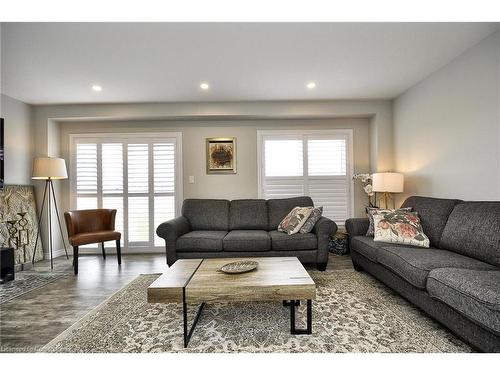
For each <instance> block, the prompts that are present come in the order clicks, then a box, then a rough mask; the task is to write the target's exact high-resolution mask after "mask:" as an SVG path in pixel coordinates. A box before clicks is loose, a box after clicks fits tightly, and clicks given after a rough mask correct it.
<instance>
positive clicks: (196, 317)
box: [182, 288, 205, 348]
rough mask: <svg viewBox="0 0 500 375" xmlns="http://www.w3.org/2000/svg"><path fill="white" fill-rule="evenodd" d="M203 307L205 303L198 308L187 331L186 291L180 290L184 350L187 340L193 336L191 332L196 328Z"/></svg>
mask: <svg viewBox="0 0 500 375" xmlns="http://www.w3.org/2000/svg"><path fill="white" fill-rule="evenodd" d="M204 306H205V302H203V303H202V304H201V305H200V307H198V312H197V313H196V316H195V317H194V321H193V324H192V325H191V328H189V330H188V318H187V303H186V289H185V288H184V289H183V290H182V317H183V320H184V348H187V346H188V344H189V340H191V336H192V335H193V331H194V329H195V327H196V323H198V319H199V318H200V315H201V312H202V310H203V307H204Z"/></svg>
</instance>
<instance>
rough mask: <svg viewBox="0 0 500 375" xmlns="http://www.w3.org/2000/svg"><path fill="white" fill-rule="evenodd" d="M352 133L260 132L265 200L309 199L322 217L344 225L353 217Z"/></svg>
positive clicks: (262, 186) (262, 182) (261, 176)
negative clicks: (300, 197)
mask: <svg viewBox="0 0 500 375" xmlns="http://www.w3.org/2000/svg"><path fill="white" fill-rule="evenodd" d="M350 134H351V133H350V132H345V131H335V132H333V131H330V130H325V131H312V132H311V131H309V132H308V131H290V132H287V131H262V132H259V143H260V145H259V150H260V159H261V161H260V164H259V169H260V171H259V177H260V184H261V186H259V189H260V190H259V194H260V196H261V197H262V198H265V199H272V198H287V197H296V196H300V195H308V196H310V197H311V198H312V199H313V201H314V205H315V206H323V215H324V216H326V217H328V218H330V219H332V220H334V221H335V222H337V223H338V224H343V223H344V222H345V220H346V219H347V218H348V217H350V216H351V207H352V199H351V173H350V170H349V165H350V160H349V158H350V156H349V155H350V150H349V147H350V142H351V138H350V137H351V135H350Z"/></svg>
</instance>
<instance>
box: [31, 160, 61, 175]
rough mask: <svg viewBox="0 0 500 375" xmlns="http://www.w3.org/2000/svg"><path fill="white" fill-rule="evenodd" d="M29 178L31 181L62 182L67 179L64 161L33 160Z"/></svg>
mask: <svg viewBox="0 0 500 375" xmlns="http://www.w3.org/2000/svg"><path fill="white" fill-rule="evenodd" d="M31 178H33V180H48V179H52V180H63V179H65V178H68V172H67V171H66V161H64V159H61V158H35V159H34V160H33V175H32V177H31Z"/></svg>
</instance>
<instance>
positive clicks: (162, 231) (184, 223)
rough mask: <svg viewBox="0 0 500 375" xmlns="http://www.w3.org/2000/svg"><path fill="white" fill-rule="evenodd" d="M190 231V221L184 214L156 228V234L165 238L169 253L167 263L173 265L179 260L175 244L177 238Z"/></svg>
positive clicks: (166, 249)
mask: <svg viewBox="0 0 500 375" xmlns="http://www.w3.org/2000/svg"><path fill="white" fill-rule="evenodd" d="M187 232H189V221H188V219H186V218H185V217H184V216H179V217H176V218H175V219H172V220H169V221H166V222H164V223H162V224H160V225H158V228H156V234H157V235H158V236H159V237H161V238H163V239H165V251H166V255H167V264H168V265H169V266H171V265H172V264H174V263H175V261H176V260H177V251H176V247H175V244H176V242H177V238H178V237H180V236H182V235H183V234H186V233H187Z"/></svg>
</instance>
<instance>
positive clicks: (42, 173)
mask: <svg viewBox="0 0 500 375" xmlns="http://www.w3.org/2000/svg"><path fill="white" fill-rule="evenodd" d="M31 178H32V179H33V180H45V189H44V191H43V199H42V208H41V210H40V216H39V218H38V231H37V234H36V241H35V250H36V246H37V244H38V238H39V237H40V228H41V226H40V223H41V221H42V217H43V209H44V207H45V202H46V201H47V206H48V208H47V209H48V213H49V222H48V227H49V249H50V268H51V269H53V268H54V259H53V256H52V199H53V200H54V207H55V209H56V216H57V223H58V224H59V231H60V232H61V238H62V241H63V244H64V251H65V252H66V259H69V257H68V250H67V249H66V242H65V241H64V235H63V230H62V226H61V220H60V219H59V209H58V208H57V199H56V194H55V193H54V184H53V180H63V179H66V178H68V173H67V171H66V162H65V161H64V159H61V158H35V159H34V160H33V174H32V177H31ZM31 261H32V263H33V264H34V263H35V251H33V258H32V260H31Z"/></svg>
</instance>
